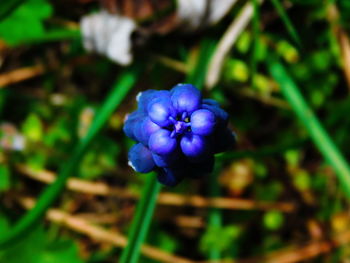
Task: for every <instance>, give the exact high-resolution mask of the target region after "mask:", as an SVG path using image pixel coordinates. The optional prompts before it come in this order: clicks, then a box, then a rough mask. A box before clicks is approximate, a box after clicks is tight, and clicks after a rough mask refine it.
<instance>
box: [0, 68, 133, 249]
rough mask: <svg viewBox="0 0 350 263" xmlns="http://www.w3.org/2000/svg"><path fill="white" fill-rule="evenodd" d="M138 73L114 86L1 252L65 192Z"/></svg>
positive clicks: (2, 242)
mask: <svg viewBox="0 0 350 263" xmlns="http://www.w3.org/2000/svg"><path fill="white" fill-rule="evenodd" d="M138 72H139V69H137V68H133V69H129V70H127V71H125V73H124V74H122V76H121V77H120V79H119V80H118V81H117V82H116V83H115V84H114V87H113V89H112V91H111V93H110V94H109V96H108V97H107V98H106V100H105V102H104V104H103V106H102V107H101V109H100V111H99V113H98V114H97V116H96V118H95V120H94V121H93V123H92V125H91V127H90V129H89V131H88V133H87V135H86V136H85V137H84V138H83V139H82V141H81V142H80V143H79V145H78V146H77V148H76V149H75V151H74V152H73V155H72V157H71V158H70V159H69V161H68V163H67V164H65V165H63V167H62V169H61V170H60V172H59V176H58V178H57V179H56V181H55V182H54V183H53V184H52V185H50V186H48V187H47V188H46V189H45V190H44V192H43V193H42V194H41V195H40V198H39V199H38V201H37V203H36V205H35V207H34V208H33V209H31V210H30V211H29V212H28V213H27V214H26V215H24V216H23V217H22V218H21V219H20V220H19V222H17V223H16V224H15V225H14V226H13V228H12V230H11V231H10V232H9V233H7V234H6V235H4V236H2V237H1V239H0V249H2V248H5V247H7V246H9V245H11V244H13V243H14V242H16V241H17V240H18V239H20V238H21V236H22V235H23V234H25V233H27V232H29V231H30V230H31V228H32V227H33V226H34V225H35V224H36V223H37V222H38V221H39V220H40V219H41V218H42V217H43V216H44V214H45V213H46V211H47V210H48V209H49V207H50V206H51V205H52V204H53V202H54V201H55V200H56V199H57V198H58V196H59V195H60V194H61V193H62V191H63V189H64V187H65V184H66V181H67V179H68V178H69V177H70V176H71V175H72V174H74V173H75V172H76V170H77V168H78V166H79V164H80V161H81V159H82V157H83V156H84V154H85V153H86V152H87V150H88V147H89V145H90V144H91V142H92V140H93V139H94V137H95V136H96V135H97V133H98V132H99V131H100V130H101V129H102V127H103V126H104V124H105V123H106V121H107V120H108V119H109V117H110V116H111V114H112V113H113V112H114V111H115V109H116V108H117V107H118V106H119V105H120V103H121V102H122V101H123V99H124V98H125V96H126V94H127V93H128V92H129V91H130V89H131V88H132V87H133V85H134V84H135V82H136V80H137V76H138V74H139V73H138Z"/></svg>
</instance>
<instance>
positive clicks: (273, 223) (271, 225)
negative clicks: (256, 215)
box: [263, 211, 284, 230]
mask: <svg viewBox="0 0 350 263" xmlns="http://www.w3.org/2000/svg"><path fill="white" fill-rule="evenodd" d="M263 221H264V225H265V227H266V228H267V229H270V230H277V229H279V228H280V227H281V226H282V224H283V222H284V218H283V214H282V213H281V212H278V211H269V212H266V213H265V215H264V219H263Z"/></svg>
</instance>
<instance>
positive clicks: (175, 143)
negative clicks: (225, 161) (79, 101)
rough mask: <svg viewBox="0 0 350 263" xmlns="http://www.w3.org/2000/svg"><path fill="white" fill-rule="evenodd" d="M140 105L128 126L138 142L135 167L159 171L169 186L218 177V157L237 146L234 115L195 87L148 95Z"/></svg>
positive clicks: (183, 86)
mask: <svg viewBox="0 0 350 263" xmlns="http://www.w3.org/2000/svg"><path fill="white" fill-rule="evenodd" d="M137 101H138V108H137V110H136V111H135V112H133V113H131V114H129V115H128V116H127V118H126V120H125V124H124V132H125V134H126V135H127V136H128V137H130V138H131V139H133V140H135V141H136V142H137V144H135V145H134V146H133V147H132V148H131V149H130V151H129V154H128V158H129V164H130V166H131V167H132V168H133V169H134V170H135V171H137V172H140V173H148V172H150V171H153V170H154V171H157V174H158V180H159V182H160V183H162V184H164V185H167V186H174V185H176V184H178V183H179V182H180V181H181V180H182V179H184V178H186V177H189V178H201V177H203V176H204V175H205V174H208V173H210V172H212V170H213V166H214V154H216V153H219V152H223V151H226V150H228V149H229V148H231V147H232V146H233V145H234V143H235V135H234V134H233V132H231V131H230V130H229V129H228V128H227V124H228V114H227V113H226V112H225V111H224V110H223V109H221V108H220V105H219V104H218V103H217V102H216V101H215V100H212V99H203V98H202V95H201V93H200V91H199V90H198V89H197V88H196V87H194V86H193V85H191V84H178V85H176V86H175V87H173V88H172V89H171V90H170V91H167V90H159V91H157V90H147V91H144V92H142V93H140V94H139V95H138V96H137Z"/></svg>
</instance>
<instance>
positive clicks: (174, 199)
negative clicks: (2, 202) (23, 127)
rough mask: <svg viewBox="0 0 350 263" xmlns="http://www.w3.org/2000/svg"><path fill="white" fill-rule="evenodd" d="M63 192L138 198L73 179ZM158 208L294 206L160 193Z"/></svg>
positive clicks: (41, 175)
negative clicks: (163, 206)
mask: <svg viewBox="0 0 350 263" xmlns="http://www.w3.org/2000/svg"><path fill="white" fill-rule="evenodd" d="M17 168H18V170H19V171H20V172H21V173H23V174H24V175H26V176H28V177H30V178H32V179H34V180H37V181H40V182H43V183H47V184H49V183H52V182H54V181H55V179H56V175H55V174H54V173H53V172H50V171H45V170H42V171H35V170H33V169H31V168H30V167H28V166H25V165H18V166H17ZM67 188H68V189H69V190H72V191H77V192H82V193H87V194H94V195H101V196H117V197H122V198H129V199H138V198H139V195H137V194H134V193H131V192H129V191H127V190H125V189H121V188H117V187H109V186H108V185H107V184H105V183H101V182H89V181H85V180H81V179H77V178H70V179H69V180H68V182H67ZM158 204H160V205H171V206H194V207H201V208H208V207H214V208H220V209H232V210H237V209H240V210H278V211H281V212H286V213H290V212H293V211H295V209H296V206H295V205H294V204H293V203H287V202H275V203H271V202H262V201H254V200H246V199H240V198H224V197H217V198H205V197H202V196H198V195H191V196H184V195H179V194H174V193H160V194H159V197H158Z"/></svg>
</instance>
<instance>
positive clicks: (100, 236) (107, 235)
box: [20, 198, 193, 263]
mask: <svg viewBox="0 0 350 263" xmlns="http://www.w3.org/2000/svg"><path fill="white" fill-rule="evenodd" d="M20 203H21V205H22V206H23V207H25V208H26V209H31V208H32V207H34V205H35V200H34V199H32V198H22V199H20ZM46 217H47V219H48V220H50V221H52V222H54V223H56V224H59V225H63V226H65V227H67V228H70V229H72V230H74V231H75V232H78V233H81V234H84V235H86V236H88V237H90V238H91V239H93V240H95V241H97V242H106V243H111V244H113V245H114V246H117V247H125V246H126V244H127V242H128V240H127V238H126V237H125V236H124V235H122V234H120V233H118V232H115V231H110V230H107V229H104V228H102V227H100V226H97V225H93V224H91V223H89V222H88V221H86V220H84V219H82V218H80V217H77V216H72V215H70V214H68V213H66V212H64V211H61V210H59V209H49V210H48V211H47V213H46ZM141 252H142V253H143V254H144V255H145V256H147V257H149V258H152V259H155V260H159V261H161V262H178V263H193V261H191V260H188V259H186V258H182V257H179V256H176V255H173V254H169V253H167V252H164V251H162V250H160V249H158V248H156V247H153V246H149V245H143V246H142V248H141Z"/></svg>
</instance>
